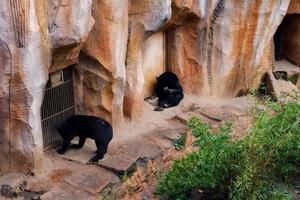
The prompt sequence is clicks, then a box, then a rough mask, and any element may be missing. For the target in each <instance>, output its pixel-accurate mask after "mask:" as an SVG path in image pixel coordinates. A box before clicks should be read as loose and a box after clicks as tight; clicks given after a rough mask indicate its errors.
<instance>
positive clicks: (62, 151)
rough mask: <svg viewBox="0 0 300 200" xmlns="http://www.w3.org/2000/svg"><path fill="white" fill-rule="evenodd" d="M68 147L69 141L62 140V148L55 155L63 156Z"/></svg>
mask: <svg viewBox="0 0 300 200" xmlns="http://www.w3.org/2000/svg"><path fill="white" fill-rule="evenodd" d="M69 145H70V140H64V141H63V144H62V147H61V148H60V149H57V153H59V154H64V153H65V152H66V150H67V149H68V147H69Z"/></svg>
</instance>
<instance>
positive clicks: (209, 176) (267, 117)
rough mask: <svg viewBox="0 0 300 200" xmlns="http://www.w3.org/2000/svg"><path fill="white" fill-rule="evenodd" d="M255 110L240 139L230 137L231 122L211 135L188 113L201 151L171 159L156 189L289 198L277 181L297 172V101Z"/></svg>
mask: <svg viewBox="0 0 300 200" xmlns="http://www.w3.org/2000/svg"><path fill="white" fill-rule="evenodd" d="M256 115H257V116H256V120H255V123H254V124H253V126H252V128H251V130H250V131H249V135H248V136H247V137H245V138H244V139H242V140H239V141H232V140H231V139H230V137H229V135H228V133H229V132H230V124H225V125H224V126H222V127H221V128H220V131H218V134H216V133H214V132H213V131H212V129H211V127H210V125H209V124H205V123H203V122H202V121H201V120H200V119H198V118H195V117H194V118H192V119H191V120H190V121H189V123H188V126H189V128H190V129H191V130H192V133H193V134H194V135H195V136H196V137H197V138H198V139H197V141H196V142H195V145H197V146H199V147H200V150H199V151H196V152H193V153H191V154H188V155H187V156H186V157H184V158H182V159H179V160H175V161H174V163H173V166H172V168H171V169H170V170H169V171H168V172H167V173H166V174H165V175H164V178H163V179H162V180H160V182H159V184H158V187H157V194H158V195H161V196H165V197H169V198H170V199H189V198H190V197H191V194H192V193H193V191H198V193H199V191H200V193H201V195H202V196H204V197H205V195H208V196H209V197H210V199H233V200H244V199H292V196H291V195H290V194H288V193H286V192H285V191H282V190H280V189H279V188H278V184H277V182H282V181H284V180H288V179H289V178H290V177H291V176H299V175H300V167H299V166H300V103H299V101H298V100H295V101H291V102H289V103H287V104H285V105H280V104H278V103H268V104H267V109H266V110H264V111H261V112H259V113H257V114H256Z"/></svg>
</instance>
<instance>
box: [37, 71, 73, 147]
mask: <svg viewBox="0 0 300 200" xmlns="http://www.w3.org/2000/svg"><path fill="white" fill-rule="evenodd" d="M54 76H55V77H54ZM72 115H75V103H74V86H73V69H72V67H69V68H66V69H64V70H62V71H59V72H55V73H53V74H50V78H49V81H48V83H47V85H46V89H45V94H44V101H43V104H42V109H41V117H42V130H43V144H44V150H47V149H49V148H51V147H54V146H57V145H59V144H60V143H61V138H60V136H59V133H58V132H57V127H59V126H60V125H61V124H62V123H63V122H64V121H65V120H66V119H67V118H68V117H70V116H72Z"/></svg>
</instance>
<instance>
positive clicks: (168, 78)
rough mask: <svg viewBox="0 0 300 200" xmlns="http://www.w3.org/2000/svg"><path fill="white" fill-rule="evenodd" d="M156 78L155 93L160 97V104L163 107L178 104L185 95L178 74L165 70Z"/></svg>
mask: <svg viewBox="0 0 300 200" xmlns="http://www.w3.org/2000/svg"><path fill="white" fill-rule="evenodd" d="M156 79H157V85H156V87H155V95H156V96H157V97H158V106H159V107H160V108H162V109H163V108H169V107H173V106H177V105H178V104H179V102H180V101H181V99H183V96H184V95H183V89H182V87H181V85H180V82H179V79H178V77H177V76H176V74H174V73H172V72H164V73H163V74H161V75H160V76H159V77H157V78H156Z"/></svg>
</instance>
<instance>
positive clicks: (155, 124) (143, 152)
mask: <svg viewBox="0 0 300 200" xmlns="http://www.w3.org/2000/svg"><path fill="white" fill-rule="evenodd" d="M254 105H255V99H254V98H253V97H251V96H245V97H239V98H227V99H224V98H217V97H193V96H186V97H185V98H184V100H183V101H182V102H181V103H180V104H179V106H177V107H173V108H169V109H165V110H164V111H160V112H157V111H154V107H153V106H152V105H150V104H149V103H148V102H145V103H144V106H143V112H141V115H140V117H139V118H138V119H137V120H134V121H131V122H129V121H128V122H126V126H125V127H122V128H120V129H116V130H114V138H113V140H112V142H111V144H110V146H109V150H108V153H107V155H106V156H105V158H104V159H103V160H101V161H100V162H99V163H98V165H89V164H88V159H89V158H90V157H91V156H92V154H93V152H94V151H95V150H96V148H95V145H94V143H93V141H88V142H87V144H86V145H85V146H84V148H83V149H80V150H69V151H67V153H66V154H65V155H63V156H60V155H58V154H56V152H55V149H53V150H50V151H48V152H46V153H45V155H44V156H45V157H44V159H43V163H42V169H40V170H37V171H34V172H30V173H28V174H25V175H22V176H20V175H15V176H13V177H14V178H12V177H9V176H6V177H5V176H4V177H0V185H3V183H6V182H8V184H9V183H11V182H14V183H16V182H17V181H21V182H22V181H25V182H26V187H25V189H23V190H24V191H26V192H27V193H26V194H27V196H29V197H26V198H23V199H30V198H32V195H31V196H30V195H28V193H30V194H35V195H38V197H39V198H41V199H44V200H45V199H47V200H48V199H49V200H52V199H59V200H60V199H63V200H68V199H70V200H71V199H156V197H155V196H153V195H152V193H153V192H154V191H155V187H156V184H157V181H158V179H159V178H160V177H161V176H162V174H163V172H164V171H166V170H167V169H168V168H170V166H171V164H172V160H174V159H176V158H180V157H182V156H184V155H185V154H186V153H187V152H190V151H193V147H192V145H191V144H192V142H193V140H194V138H193V137H192V136H191V134H190V133H189V131H188V130H187V129H186V123H187V120H188V119H189V118H190V117H192V116H199V117H200V118H202V119H203V120H204V121H205V122H209V123H211V124H212V126H213V127H218V126H219V125H220V124H221V123H223V122H224V121H227V120H230V121H234V131H233V132H232V137H233V138H235V139H238V138H241V137H243V136H244V135H245V133H246V131H247V129H248V128H249V125H250V124H251V109H252V108H253V107H254ZM183 132H187V133H188V134H187V135H188V137H187V145H186V148H185V149H183V150H181V151H177V150H175V148H174V145H173V143H172V142H173V141H174V140H175V139H177V138H179V137H180V134H181V133H183ZM7 179H10V182H9V181H7ZM15 185H16V184H15ZM12 189H14V187H12ZM24 191H23V194H24ZM19 197H20V198H21V199H22V193H21V194H20V195H19ZM23 197H24V195H23ZM1 198H2V197H1V196H0V200H1ZM3 198H4V197H3Z"/></svg>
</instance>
